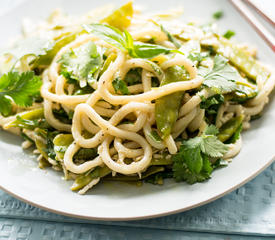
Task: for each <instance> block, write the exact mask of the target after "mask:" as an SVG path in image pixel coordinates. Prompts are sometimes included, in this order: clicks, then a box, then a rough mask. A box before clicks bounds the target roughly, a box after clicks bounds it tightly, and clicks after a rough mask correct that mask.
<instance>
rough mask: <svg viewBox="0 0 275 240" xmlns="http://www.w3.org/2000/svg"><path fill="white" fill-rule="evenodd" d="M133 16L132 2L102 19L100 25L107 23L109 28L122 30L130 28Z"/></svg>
mask: <svg viewBox="0 0 275 240" xmlns="http://www.w3.org/2000/svg"><path fill="white" fill-rule="evenodd" d="M133 14H134V9H133V2H128V3H126V4H125V5H123V6H121V7H120V8H118V9H117V10H115V11H114V12H113V13H111V14H110V15H109V16H107V17H106V18H104V19H102V20H101V23H108V24H109V25H111V26H114V27H116V28H119V29H121V30H124V29H125V28H127V27H129V26H130V24H131V18H132V17H133Z"/></svg>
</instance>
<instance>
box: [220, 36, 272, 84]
mask: <svg viewBox="0 0 275 240" xmlns="http://www.w3.org/2000/svg"><path fill="white" fill-rule="evenodd" d="M219 42H220V44H219V47H218V48H216V49H215V50H216V51H217V53H219V54H221V55H223V56H224V57H226V58H228V59H229V60H230V62H231V63H232V64H233V65H234V66H236V67H237V68H238V69H240V70H241V71H242V72H244V73H245V74H246V75H247V76H248V77H249V78H251V79H252V80H254V81H256V79H257V77H258V76H261V77H263V78H264V79H266V78H267V77H268V76H269V74H270V73H269V72H268V71H267V70H266V69H265V68H264V67H262V66H261V65H260V64H259V63H258V62H257V61H256V60H255V59H254V58H253V57H252V56H249V55H248V54H247V53H246V52H245V51H243V50H242V49H240V48H238V47H237V46H236V45H234V44H232V43H231V42H230V41H228V40H227V39H225V38H222V37H220V38H219Z"/></svg>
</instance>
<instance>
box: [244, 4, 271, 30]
mask: <svg viewBox="0 0 275 240" xmlns="http://www.w3.org/2000/svg"><path fill="white" fill-rule="evenodd" d="M245 1H246V2H247V3H248V4H249V5H250V6H251V7H253V8H254V10H255V11H256V12H257V13H259V14H261V15H262V16H263V17H264V18H265V19H266V20H267V21H268V22H269V23H270V24H272V25H273V26H275V21H274V20H273V19H272V18H270V17H269V16H268V15H267V14H265V13H264V12H263V11H262V10H261V9H260V8H258V7H257V6H256V5H255V3H253V2H252V1H251V0H245Z"/></svg>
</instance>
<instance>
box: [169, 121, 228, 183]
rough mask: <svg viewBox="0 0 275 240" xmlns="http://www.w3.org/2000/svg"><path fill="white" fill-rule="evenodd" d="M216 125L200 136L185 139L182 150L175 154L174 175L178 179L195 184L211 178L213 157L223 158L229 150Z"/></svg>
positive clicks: (173, 158) (209, 127)
mask: <svg viewBox="0 0 275 240" xmlns="http://www.w3.org/2000/svg"><path fill="white" fill-rule="evenodd" d="M217 134H218V129H217V128H216V127H215V126H214V125H210V126H208V127H207V128H206V130H205V131H204V132H203V134H202V135H201V136H199V137H195V138H191V139H189V140H187V141H183V143H182V145H181V147H180V151H179V152H178V153H177V154H175V155H173V157H172V160H173V162H174V164H173V176H174V178H175V179H176V181H186V182H187V183H190V184H193V183H195V182H202V181H204V180H206V179H208V178H210V176H211V173H212V171H213V169H214V166H213V164H212V162H211V161H210V160H211V159H217V158H221V157H222V156H223V155H224V154H225V153H226V152H227V150H228V148H227V146H226V145H225V144H223V143H222V142H221V141H220V140H219V139H218V138H217V136H216V135H217Z"/></svg>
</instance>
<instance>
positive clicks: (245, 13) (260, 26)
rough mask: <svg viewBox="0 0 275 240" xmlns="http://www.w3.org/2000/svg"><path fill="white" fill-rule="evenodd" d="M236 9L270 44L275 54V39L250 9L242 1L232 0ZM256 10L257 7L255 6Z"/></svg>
mask: <svg viewBox="0 0 275 240" xmlns="http://www.w3.org/2000/svg"><path fill="white" fill-rule="evenodd" d="M230 1H231V3H232V4H233V5H234V7H235V8H236V9H237V10H238V11H239V12H240V13H241V15H243V16H244V17H245V18H246V20H247V21H248V22H249V23H250V24H251V26H252V27H253V28H254V29H255V30H256V31H257V32H258V34H259V35H260V36H261V37H262V38H263V39H264V40H265V41H266V42H267V43H268V45H269V46H270V47H271V49H272V50H273V51H274V52H275V37H274V36H273V35H272V34H271V33H270V32H269V31H268V30H267V29H266V27H265V26H264V25H263V24H262V23H260V21H259V20H258V19H257V18H256V17H255V16H254V15H253V14H252V12H251V11H250V10H249V8H248V7H247V6H246V5H245V4H244V3H243V1H241V0H230ZM255 8H256V6H255Z"/></svg>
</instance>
